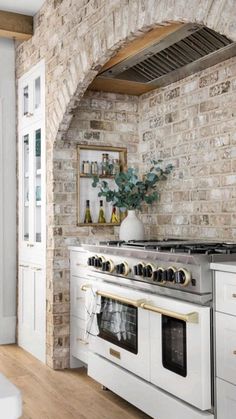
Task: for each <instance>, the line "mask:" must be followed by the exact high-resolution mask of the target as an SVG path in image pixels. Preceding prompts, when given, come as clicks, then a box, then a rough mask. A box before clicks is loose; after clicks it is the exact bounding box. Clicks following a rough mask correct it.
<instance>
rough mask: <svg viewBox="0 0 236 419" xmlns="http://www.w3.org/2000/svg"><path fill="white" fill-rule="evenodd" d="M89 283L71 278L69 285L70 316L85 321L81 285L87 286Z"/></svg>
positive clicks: (81, 279)
mask: <svg viewBox="0 0 236 419" xmlns="http://www.w3.org/2000/svg"><path fill="white" fill-rule="evenodd" d="M90 283H91V281H88V280H85V279H83V278H78V277H76V276H72V277H71V285H70V302H71V306H70V307H71V308H70V310H71V315H72V316H76V317H79V318H80V319H85V313H86V310H85V296H86V293H85V292H84V291H82V290H81V287H82V285H84V284H86V285H89V284H90Z"/></svg>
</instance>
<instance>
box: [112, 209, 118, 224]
mask: <svg viewBox="0 0 236 419" xmlns="http://www.w3.org/2000/svg"><path fill="white" fill-rule="evenodd" d="M110 222H111V223H114V224H119V222H120V217H119V215H118V213H117V212H116V207H112V213H111V221H110Z"/></svg>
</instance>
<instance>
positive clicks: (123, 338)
mask: <svg viewBox="0 0 236 419" xmlns="http://www.w3.org/2000/svg"><path fill="white" fill-rule="evenodd" d="M97 320H98V327H99V335H98V336H99V337H100V338H102V339H104V340H107V341H108V342H111V343H114V344H115V345H117V346H119V347H121V348H123V349H126V350H127V351H129V352H132V353H134V354H137V353H138V309H137V307H133V306H131V305H128V304H124V303H119V302H117V301H116V300H112V299H110V298H105V297H102V299H101V312H100V313H99V314H97Z"/></svg>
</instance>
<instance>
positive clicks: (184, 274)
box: [175, 268, 191, 287]
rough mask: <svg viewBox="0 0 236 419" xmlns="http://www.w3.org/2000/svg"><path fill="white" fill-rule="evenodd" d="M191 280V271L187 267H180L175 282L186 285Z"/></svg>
mask: <svg viewBox="0 0 236 419" xmlns="http://www.w3.org/2000/svg"><path fill="white" fill-rule="evenodd" d="M190 281H191V273H190V272H189V271H187V270H186V269H183V268H181V269H178V271H176V272H175V283H176V284H179V285H182V286H184V287H186V286H187V285H188V284H189V282H190Z"/></svg>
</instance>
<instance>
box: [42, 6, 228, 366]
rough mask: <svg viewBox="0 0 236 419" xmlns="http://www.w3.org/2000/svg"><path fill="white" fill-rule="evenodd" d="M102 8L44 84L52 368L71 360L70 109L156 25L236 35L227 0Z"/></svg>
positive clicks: (48, 316)
mask: <svg viewBox="0 0 236 419" xmlns="http://www.w3.org/2000/svg"><path fill="white" fill-rule="evenodd" d="M62 3H63V2H62ZM72 3H74V2H73V1H72ZM103 3H106V2H103ZM109 3H110V2H109ZM106 6H107V4H106ZM104 11H105V13H106V17H105V19H102V21H101V22H100V25H99V22H98V24H96V25H94V27H93V29H92V30H91V31H90V32H89V35H88V36H85V33H86V30H85V31H84V35H83V37H82V40H83V47H81V38H78V40H77V45H74V46H73V55H71V56H70V57H68V59H67V61H66V63H64V64H63V68H64V71H63V73H62V75H60V78H61V80H60V81H61V89H60V91H58V92H56V93H55V92H53V91H51V87H50V85H49V86H48V97H50V95H51V94H53V95H54V99H53V101H49V100H48V99H47V100H48V110H47V127H48V131H49V137H50V142H49V143H48V167H52V168H53V167H54V168H53V169H52V175H51V177H50V176H48V182H47V188H48V195H47V201H48V214H47V221H48V237H47V248H48V249H49V250H48V252H47V289H48V293H47V303H48V304H47V307H48V309H47V330H48V332H47V337H48V338H47V362H48V364H49V365H50V366H52V367H54V368H64V367H67V366H68V361H69V344H68V342H69V338H68V336H69V326H68V324H69V299H68V290H69V266H68V253H67V251H66V247H67V245H68V242H67V241H66V240H65V239H64V225H63V221H62V219H61V218H60V217H59V216H58V211H59V212H60V206H61V205H62V203H61V201H60V200H58V194H57V187H58V184H59V183H60V178H58V173H57V172H56V170H55V168H57V164H58V155H59V153H60V150H61V149H63V148H66V147H67V144H68V143H67V141H66V133H67V131H68V129H69V126H70V123H71V120H72V118H73V112H74V110H75V109H76V108H77V106H78V104H79V102H80V100H81V98H82V97H83V95H84V93H85V91H86V90H87V88H88V86H89V84H90V83H91V81H92V80H93V79H94V77H95V76H96V74H97V73H98V71H99V69H100V68H101V67H102V66H103V65H104V64H105V63H106V62H107V61H108V60H109V58H110V57H111V56H112V55H113V54H114V51H117V50H118V49H119V48H120V47H121V46H123V45H124V44H126V43H128V42H129V41H131V40H132V39H134V38H136V37H138V36H140V35H142V33H143V32H145V31H148V30H149V29H152V28H154V27H156V26H158V25H166V24H168V22H196V23H198V24H204V25H206V26H208V27H210V28H212V29H214V30H215V31H218V32H220V33H222V34H224V35H226V36H228V37H229V38H231V39H232V40H236V27H235V22H234V21H235V10H234V5H233V2H229V1H227V0H225V1H223V0H219V1H218V0H208V1H199V0H194V1H192V0H181V1H179V0H176V1H173V0H172V1H171V0H169V1H164V0H163V1H158V0H149V1H145V0H139V1H138V0H134V1H128V0H120V1H114V2H111V3H110V4H109V6H107V7H104ZM81 25H83V22H82V24H81ZM59 160H60V159H59ZM60 314H62V315H63V318H64V319H67V324H62V325H61V324H58V323H57V322H58V317H59V315H60ZM63 322H64V320H63Z"/></svg>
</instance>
